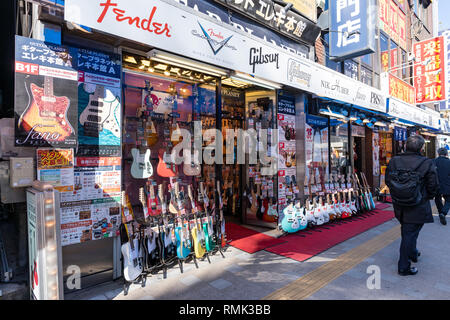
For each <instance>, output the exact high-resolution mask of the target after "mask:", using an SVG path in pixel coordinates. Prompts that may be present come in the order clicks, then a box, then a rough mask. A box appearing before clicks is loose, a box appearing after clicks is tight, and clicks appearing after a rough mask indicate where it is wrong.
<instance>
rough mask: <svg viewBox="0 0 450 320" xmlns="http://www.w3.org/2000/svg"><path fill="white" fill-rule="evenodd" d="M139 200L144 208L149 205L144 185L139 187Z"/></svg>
mask: <svg viewBox="0 0 450 320" xmlns="http://www.w3.org/2000/svg"><path fill="white" fill-rule="evenodd" d="M139 201H140V202H141V204H142V206H143V207H144V208H145V207H146V206H147V199H146V197H145V191H144V187H140V188H139Z"/></svg>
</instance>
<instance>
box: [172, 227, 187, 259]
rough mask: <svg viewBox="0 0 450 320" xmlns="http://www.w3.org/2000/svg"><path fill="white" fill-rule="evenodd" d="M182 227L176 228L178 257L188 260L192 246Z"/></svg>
mask: <svg viewBox="0 0 450 320" xmlns="http://www.w3.org/2000/svg"><path fill="white" fill-rule="evenodd" d="M182 229H183V228H181V227H176V228H175V238H176V246H177V257H178V258H180V259H186V258H187V257H188V256H189V254H190V253H191V246H190V244H189V241H188V239H186V236H187V235H186V236H184V232H183V230H182ZM182 235H183V236H182Z"/></svg>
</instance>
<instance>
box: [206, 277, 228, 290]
mask: <svg viewBox="0 0 450 320" xmlns="http://www.w3.org/2000/svg"><path fill="white" fill-rule="evenodd" d="M209 285H210V286H213V287H214V288H216V289H218V290H223V289H225V288H228V287H229V286H231V285H232V283H231V282H230V281H227V280H224V279H217V280H214V281H212V282H210V283H209Z"/></svg>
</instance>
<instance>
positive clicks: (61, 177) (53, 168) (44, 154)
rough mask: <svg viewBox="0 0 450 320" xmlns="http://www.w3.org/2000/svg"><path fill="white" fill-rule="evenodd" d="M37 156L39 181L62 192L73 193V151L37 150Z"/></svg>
mask: <svg viewBox="0 0 450 320" xmlns="http://www.w3.org/2000/svg"><path fill="white" fill-rule="evenodd" d="M36 154H37V157H36V159H37V173H38V174H37V176H38V180H40V181H44V182H48V183H50V184H52V185H53V186H54V187H55V189H56V190H58V191H60V192H71V191H73V186H74V154H73V149H47V148H45V149H37V151H36Z"/></svg>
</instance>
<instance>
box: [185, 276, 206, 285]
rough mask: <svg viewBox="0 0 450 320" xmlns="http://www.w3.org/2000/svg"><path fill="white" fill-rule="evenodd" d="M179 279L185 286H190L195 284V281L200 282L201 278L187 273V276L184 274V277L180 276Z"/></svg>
mask: <svg viewBox="0 0 450 320" xmlns="http://www.w3.org/2000/svg"><path fill="white" fill-rule="evenodd" d="M180 281H181V282H182V283H183V284H185V285H187V286H190V285H193V284H196V283H198V282H200V281H201V280H200V279H199V278H197V277H196V276H193V275H189V276H186V277H184V278H181V279H180Z"/></svg>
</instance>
